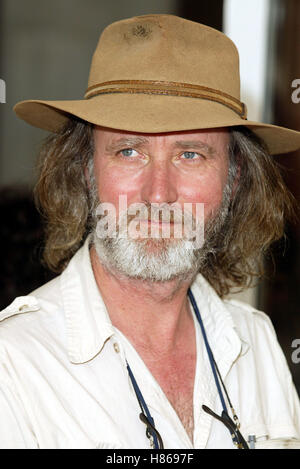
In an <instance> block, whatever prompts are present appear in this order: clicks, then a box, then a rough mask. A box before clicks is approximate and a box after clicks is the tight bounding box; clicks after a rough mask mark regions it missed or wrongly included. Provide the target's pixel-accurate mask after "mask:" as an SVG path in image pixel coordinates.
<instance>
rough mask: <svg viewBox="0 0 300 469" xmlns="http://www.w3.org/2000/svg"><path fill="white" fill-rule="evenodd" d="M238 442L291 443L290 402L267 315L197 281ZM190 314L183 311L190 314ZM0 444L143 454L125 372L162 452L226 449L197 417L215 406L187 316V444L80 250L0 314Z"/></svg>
mask: <svg viewBox="0 0 300 469" xmlns="http://www.w3.org/2000/svg"><path fill="white" fill-rule="evenodd" d="M191 290H192V292H193V294H194V297H195V299H196V302H197V304H198V308H199V310H200V312H201V315H202V319H203V322H204V326H205V329H206V334H207V337H208V340H209V343H210V346H211V349H212V351H213V353H214V356H215V360H216V362H217V364H218V367H219V370H220V372H221V375H222V377H223V379H224V382H225V385H226V387H227V390H228V393H229V396H230V399H231V401H232V404H233V406H234V408H235V410H236V413H237V415H238V417H239V419H240V422H241V429H240V430H241V433H242V434H243V436H244V438H245V439H248V435H256V439H257V447H266V448H267V447H272V448H273V447H296V448H300V406H299V400H298V397H297V394H296V391H295V388H294V386H293V383H292V380H291V375H290V372H289V370H288V366H287V363H286V360H285V358H284V356H283V353H282V351H281V349H280V347H279V345H278V342H277V339H276V336H275V333H274V330H273V327H272V325H271V322H270V320H269V318H268V317H267V316H266V315H265V314H264V313H262V312H260V311H257V310H255V309H253V308H252V307H250V306H248V305H246V304H244V303H241V302H237V301H222V300H221V299H220V298H219V297H218V295H217V294H216V293H215V291H214V290H213V289H212V288H211V286H210V285H209V284H208V283H207V282H206V281H205V279H204V278H203V277H202V276H201V275H198V276H197V278H196V281H195V282H194V283H193V285H192V286H191ZM191 310H192V309H191ZM0 321H1V323H0V416H1V417H0V448H44V449H46V448H56V449H58V448H115V449H117V448H118V449H125V448H150V445H149V440H148V438H147V437H146V432H145V429H146V427H145V425H144V423H143V422H141V421H140V419H139V413H140V408H139V404H138V402H137V399H136V396H135V393H134V390H133V387H132V384H131V381H130V379H129V376H128V372H127V369H126V359H127V361H128V363H129V364H130V367H131V369H132V371H133V373H134V376H135V379H136V381H137V383H138V384H139V387H140V389H141V391H142V394H143V396H144V399H145V401H146V403H147V405H148V407H149V410H150V412H151V414H152V417H153V418H154V421H155V425H156V428H157V429H158V431H159V432H160V434H161V436H162V439H163V442H164V446H165V448H166V449H171V448H175V449H193V448H234V445H233V443H232V440H231V437H230V434H229V432H228V430H227V429H226V427H225V426H224V425H223V424H222V423H220V422H218V421H217V420H215V419H214V418H213V417H211V416H210V415H208V414H206V413H205V412H204V411H203V410H202V404H205V405H207V406H208V407H210V408H211V409H212V410H213V411H214V412H216V413H218V414H219V415H220V413H221V411H222V408H221V404H220V399H219V396H218V393H217V389H216V385H215V382H214V379H213V374H212V371H211V368H210V365H209V361H208V357H207V352H206V349H205V348H204V345H203V338H202V335H201V331H200V327H199V324H198V323H197V321H196V320H195V319H194V322H195V333H196V343H197V365H196V376H195V384H194V441H193V444H192V443H191V441H190V440H189V438H188V436H187V433H186V431H185V429H184V427H183V425H182V423H181V421H180V419H179V418H178V416H177V414H176V412H175V411H174V409H173V408H172V406H171V404H170V403H169V401H168V400H167V398H166V396H165V395H164V393H163V391H162V389H161V388H160V386H159V384H158V383H157V381H156V380H155V379H154V378H153V376H152V375H151V373H150V371H149V370H148V369H147V367H146V366H145V364H144V363H143V361H142V359H141V358H140V357H139V355H138V353H137V352H136V351H135V349H134V348H133V346H132V345H131V344H130V343H129V341H128V340H127V339H126V338H125V337H124V336H123V334H122V333H121V332H120V331H118V330H116V329H115V328H114V327H113V326H112V324H111V321H110V318H109V315H108V313H107V310H106V307H105V305H104V302H103V300H102V298H101V296H100V293H99V290H98V288H97V285H96V282H95V278H94V275H93V271H92V267H91V263H90V256H89V246H88V243H87V242H86V243H85V245H84V246H83V247H82V248H81V249H80V250H79V251H78V252H77V253H76V254H75V256H74V257H73V259H72V260H71V261H70V263H69V265H68V267H67V268H66V270H65V271H64V272H63V273H62V274H61V275H60V276H59V277H57V278H55V279H54V280H52V281H51V282H49V283H47V284H46V285H44V286H42V287H41V288H39V289H38V290H36V291H35V292H33V293H32V294H31V295H28V296H25V297H19V298H17V299H16V300H15V301H14V302H13V303H12V304H11V305H10V306H8V307H7V308H6V309H5V310H3V311H2V312H1V313H0Z"/></svg>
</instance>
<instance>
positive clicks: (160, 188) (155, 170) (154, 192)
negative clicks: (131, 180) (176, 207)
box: [141, 161, 178, 204]
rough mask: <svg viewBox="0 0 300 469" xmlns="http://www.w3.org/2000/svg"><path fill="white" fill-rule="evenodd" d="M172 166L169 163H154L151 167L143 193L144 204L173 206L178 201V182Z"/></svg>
mask: <svg viewBox="0 0 300 469" xmlns="http://www.w3.org/2000/svg"><path fill="white" fill-rule="evenodd" d="M171 166H172V165H171V163H170V162H168V161H153V162H152V163H151V165H149V167H148V168H147V169H148V171H146V172H145V174H144V176H145V180H144V183H143V185H142V191H141V192H142V193H141V196H142V200H143V202H147V203H158V204H162V203H169V204H171V203H174V202H176V201H177V197H178V194H177V189H176V181H175V176H174V174H173V171H172V167H171Z"/></svg>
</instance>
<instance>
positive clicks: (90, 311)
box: [61, 238, 242, 377]
mask: <svg viewBox="0 0 300 469" xmlns="http://www.w3.org/2000/svg"><path fill="white" fill-rule="evenodd" d="M191 290H192V293H193V295H194V297H195V300H196V302H197V305H198V308H199V311H200V314H201V317H202V320H203V323H204V327H205V330H206V334H207V337H208V341H209V343H210V346H211V349H212V351H213V354H214V356H215V359H216V361H217V363H218V366H219V369H220V372H221V374H222V375H223V376H224V377H225V375H226V374H227V372H228V371H229V369H230V366H231V365H232V363H233V361H234V360H235V359H236V358H237V356H238V355H239V354H240V353H241V349H242V341H241V340H240V338H239V336H238V334H237V332H236V329H235V325H234V322H233V319H232V317H231V314H230V312H229V311H228V309H227V308H226V305H225V304H224V302H223V301H222V300H221V299H220V298H219V296H218V295H217V293H216V292H215V291H214V289H213V288H212V287H211V286H210V285H209V283H208V282H207V281H206V280H205V279H204V278H203V277H202V275H200V274H198V275H197V277H196V279H195V281H194V282H193V284H192V285H191ZM61 292H62V298H63V305H64V310H65V315H66V323H67V338H68V353H69V358H70V361H71V362H72V363H85V362H87V361H89V360H91V359H93V358H94V357H95V356H96V355H97V354H98V353H100V352H101V350H102V349H103V346H104V344H105V342H106V341H107V340H108V339H109V338H110V337H111V336H112V335H113V334H114V327H113V325H112V323H111V320H110V318H109V314H108V312H107V309H106V306H105V304H104V301H103V299H102V297H101V294H100V292H99V289H98V287H97V284H96V280H95V277H94V274H93V269H92V265H91V260H90V253H89V238H88V239H87V240H86V242H85V243H84V245H83V246H82V248H80V249H79V250H78V251H77V253H76V254H75V255H74V257H73V258H72V259H71V261H70V262H69V265H68V267H67V268H66V269H65V271H64V272H63V273H62V275H61Z"/></svg>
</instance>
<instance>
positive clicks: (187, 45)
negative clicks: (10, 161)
mask: <svg viewBox="0 0 300 469" xmlns="http://www.w3.org/2000/svg"><path fill="white" fill-rule="evenodd" d="M14 110H15V112H16V114H17V115H18V116H19V117H20V118H21V119H24V120H25V121H26V122H28V123H29V124H32V125H34V126H36V127H40V128H42V129H45V130H48V131H52V132H57V131H58V130H59V128H60V127H61V126H62V125H64V124H65V123H66V122H67V120H68V119H69V118H70V117H72V116H77V117H79V118H80V119H83V120H85V121H88V122H90V123H92V124H95V125H99V126H103V127H108V128H113V129H120V130H126V131H132V132H137V133H139V132H142V133H165V132H174V131H185V130H196V129H213V128H219V127H232V126H245V127H248V128H250V129H251V130H252V131H253V132H254V133H255V134H257V135H258V136H259V137H260V138H262V139H263V140H264V142H265V144H266V145H267V147H268V149H269V152H270V153H271V154H276V153H286V152H290V151H294V150H297V149H298V148H300V132H297V131H295V130H290V129H286V128H283V127H278V126H274V125H271V124H263V123H259V122H254V121H248V120H247V111H246V106H245V104H244V103H242V102H241V101H240V76H239V56H238V51H237V49H236V47H235V45H234V43H233V42H232V41H231V40H230V39H229V38H228V37H227V36H225V35H224V34H223V33H221V32H219V31H217V30H215V29H213V28H210V27H208V26H205V25H202V24H199V23H195V22H193V21H189V20H186V19H183V18H179V17H177V16H173V15H145V16H138V17H134V18H130V19H125V20H121V21H117V22H115V23H112V24H111V25H109V26H108V27H107V28H105V29H104V31H103V33H102V35H101V36H100V39H99V42H98V45H97V48H96V50H95V53H94V55H93V60H92V64H91V69H90V75H89V82H88V88H87V90H86V92H85V95H84V98H83V99H80V100H68V101H44V100H27V101H22V102H19V103H18V104H16V106H15V107H14Z"/></svg>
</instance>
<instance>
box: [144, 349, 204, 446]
mask: <svg viewBox="0 0 300 469" xmlns="http://www.w3.org/2000/svg"><path fill="white" fill-rule="evenodd" d="M145 364H146V365H147V367H148V368H149V370H150V372H151V374H152V375H153V376H154V378H155V379H156V381H157V382H158V384H159V385H160V387H161V389H162V390H163V392H164V394H165V395H166V397H167V399H168V401H169V402H170V404H171V405H172V407H173V409H174V410H175V412H176V413H177V415H178V417H179V419H180V420H181V423H182V424H183V426H184V428H185V430H186V432H187V434H188V436H189V438H190V440H191V441H193V429H194V416H193V395H194V381H195V368H196V354H195V353H185V354H180V355H179V356H178V357H174V358H171V359H169V360H164V362H163V363H162V362H161V361H159V362H156V361H154V360H151V359H149V358H148V359H145Z"/></svg>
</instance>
